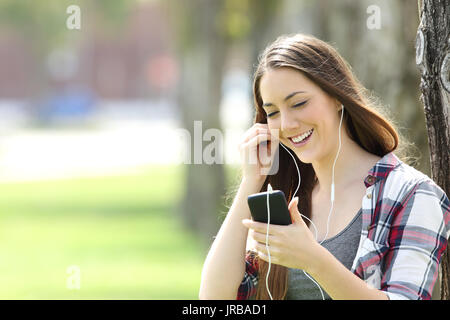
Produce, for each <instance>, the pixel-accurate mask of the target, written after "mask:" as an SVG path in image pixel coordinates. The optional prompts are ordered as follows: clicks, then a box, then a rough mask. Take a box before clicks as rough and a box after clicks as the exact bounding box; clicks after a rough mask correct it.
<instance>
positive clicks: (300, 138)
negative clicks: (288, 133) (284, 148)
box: [291, 129, 313, 143]
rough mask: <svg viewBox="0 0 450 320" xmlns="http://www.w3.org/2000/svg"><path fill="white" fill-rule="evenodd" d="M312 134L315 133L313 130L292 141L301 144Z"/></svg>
mask: <svg viewBox="0 0 450 320" xmlns="http://www.w3.org/2000/svg"><path fill="white" fill-rule="evenodd" d="M312 132H313V129H311V130H309V131H308V132H305V133H304V134H302V135H301V136H297V137H293V138H291V139H292V141H294V142H295V143H299V142H302V141H303V140H305V139H306V138H308V137H309V136H310V135H311V133H312Z"/></svg>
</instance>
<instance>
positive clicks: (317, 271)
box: [307, 245, 389, 300]
mask: <svg viewBox="0 0 450 320" xmlns="http://www.w3.org/2000/svg"><path fill="white" fill-rule="evenodd" d="M318 247H319V248H318V256H317V259H316V263H315V265H313V266H311V268H310V269H309V270H307V271H308V273H309V274H310V275H311V276H312V277H313V278H314V279H315V280H316V281H317V282H318V283H319V284H320V285H321V287H322V288H323V289H325V291H326V292H327V293H328V295H329V296H330V297H331V298H332V299H334V300H388V299H389V298H388V296H387V295H386V294H385V293H384V292H382V291H381V290H377V289H375V288H371V287H369V286H368V285H367V284H366V283H365V282H364V281H363V280H362V279H360V278H359V277H358V276H356V275H355V274H353V273H352V272H351V271H350V270H348V269H347V268H346V267H345V266H344V265H343V264H342V263H341V262H340V261H339V260H338V259H336V257H334V256H333V255H332V254H331V253H330V252H329V251H328V250H326V249H325V248H323V247H322V246H320V245H318Z"/></svg>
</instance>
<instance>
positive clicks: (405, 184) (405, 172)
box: [383, 158, 448, 202]
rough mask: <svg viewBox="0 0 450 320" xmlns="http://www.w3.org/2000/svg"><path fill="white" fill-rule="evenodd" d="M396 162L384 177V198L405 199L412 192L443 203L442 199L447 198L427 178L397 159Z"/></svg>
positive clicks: (440, 189)
mask: <svg viewBox="0 0 450 320" xmlns="http://www.w3.org/2000/svg"><path fill="white" fill-rule="evenodd" d="M396 160H397V161H395V162H394V163H392V169H391V170H390V171H389V172H388V174H387V175H386V177H385V178H386V179H385V181H384V185H383V189H384V190H383V193H384V194H385V195H386V196H389V198H396V199H400V198H405V197H406V198H407V197H408V196H409V195H412V193H414V192H424V193H427V194H428V195H429V196H430V197H433V198H436V197H437V198H438V199H443V201H444V202H445V199H444V198H447V196H446V194H445V192H444V191H443V190H442V188H440V187H439V186H438V185H437V184H436V183H435V182H434V181H433V180H432V179H431V178H430V177H429V176H427V175H426V174H424V173H423V172H421V171H419V170H417V169H415V168H413V167H411V166H410V165H408V164H406V163H404V162H403V161H401V160H399V159H398V158H396ZM404 200H405V199H404ZM446 201H448V198H447V199H446Z"/></svg>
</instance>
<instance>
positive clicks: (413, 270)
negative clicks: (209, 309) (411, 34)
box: [200, 34, 450, 299]
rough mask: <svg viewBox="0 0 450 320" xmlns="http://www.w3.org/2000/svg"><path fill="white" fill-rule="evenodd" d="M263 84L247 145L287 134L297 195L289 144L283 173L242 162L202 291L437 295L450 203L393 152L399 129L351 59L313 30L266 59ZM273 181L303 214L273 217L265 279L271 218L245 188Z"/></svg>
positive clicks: (228, 295)
mask: <svg viewBox="0 0 450 320" xmlns="http://www.w3.org/2000/svg"><path fill="white" fill-rule="evenodd" d="M253 93H254V101H255V107H256V117H255V124H254V125H253V126H252V127H251V128H250V129H249V130H248V131H247V132H246V133H245V135H244V137H243V139H242V142H241V144H240V151H241V155H242V158H243V159H248V158H250V157H249V155H252V154H257V153H258V152H259V151H261V150H263V151H264V150H265V148H268V150H269V151H273V150H275V149H276V148H277V147H278V144H279V142H281V143H282V144H283V145H285V146H287V148H289V149H290V150H291V153H293V157H295V161H296V162H297V164H298V166H299V169H300V174H301V185H300V188H299V190H298V194H294V193H295V190H296V187H297V184H298V182H299V178H298V176H297V171H296V166H295V163H294V160H293V159H292V158H291V155H290V154H289V153H288V152H287V151H286V150H284V148H279V167H278V170H277V172H276V173H275V174H272V175H266V174H265V173H266V171H264V170H263V166H262V164H261V161H258V162H256V163H254V164H252V163H251V162H249V161H244V162H243V166H242V174H243V177H242V181H241V184H240V186H239V189H238V192H237V194H236V196H235V199H234V201H233V204H232V206H231V208H230V211H229V213H228V215H227V217H226V218H225V220H224V222H223V224H222V227H221V228H220V230H219V232H218V234H217V237H216V239H215V241H214V243H213V245H212V246H211V249H210V251H209V253H208V256H207V258H206V261H205V264H204V268H203V271H202V281H201V285H200V298H201V299H236V298H238V299H255V298H256V299H268V298H269V297H273V298H274V299H286V298H288V299H316V298H317V299H320V298H322V297H321V295H320V290H319V288H318V287H316V286H315V283H314V282H313V281H312V280H311V279H309V277H312V278H313V279H314V281H315V282H316V283H317V284H318V285H320V287H321V288H322V290H324V291H325V294H326V298H332V299H430V298H431V293H432V290H433V286H434V284H435V282H436V279H437V275H438V266H439V262H440V259H441V256H442V254H443V252H444V250H445V248H446V245H447V239H448V237H449V235H450V212H449V200H448V198H447V196H446V195H445V193H444V192H443V191H442V189H440V188H439V187H438V186H437V185H436V184H434V183H433V181H431V179H430V178H428V177H427V176H426V175H424V174H422V173H420V172H419V171H417V170H415V169H413V168H412V167H410V166H408V165H406V164H405V163H403V162H402V161H401V160H400V159H399V158H398V157H397V156H396V155H395V154H394V153H393V152H394V151H395V150H396V149H397V148H398V146H399V136H398V134H397V132H396V130H395V129H394V127H393V125H392V124H391V123H390V122H389V121H388V120H386V117H384V116H382V115H381V114H380V113H379V112H377V111H375V108H374V105H373V104H372V103H371V102H370V101H369V99H368V95H367V94H366V93H365V90H364V88H363V87H362V86H361V85H360V84H359V82H358V81H357V80H356V78H355V76H354V75H353V74H352V72H351V68H350V66H349V65H348V64H347V63H346V62H345V61H344V60H343V59H342V58H341V57H340V55H339V54H338V53H337V52H336V50H335V49H334V48H333V47H331V46H330V45H328V44H327V43H325V42H323V41H320V40H318V39H316V38H314V37H312V36H307V35H302V34H297V35H293V36H282V37H280V38H278V39H277V40H276V41H275V42H274V43H272V44H271V45H269V46H268V47H267V48H266V49H265V50H264V52H263V53H262V55H261V56H260V59H259V65H258V67H257V70H256V72H255V76H254V84H253ZM341 121H342V126H340V123H341ZM338 137H341V139H342V141H340V139H338ZM261 142H267V143H263V144H261ZM340 142H341V144H340ZM338 149H340V150H338ZM338 151H339V152H338ZM262 153H264V152H262ZM258 159H259V158H258ZM259 160H260V159H259ZM332 181H333V182H334V186H335V187H334V189H335V191H334V198H335V200H334V203H331V202H330V194H331V192H332V190H331V184H332ZM268 183H270V185H271V186H272V187H273V188H274V189H278V190H282V191H283V192H284V193H285V195H286V196H287V199H286V200H287V201H288V203H289V211H290V213H291V218H292V220H293V223H292V224H291V225H289V226H276V225H270V231H269V236H268V243H267V244H268V248H270V257H271V262H272V265H271V271H270V276H269V277H268V288H267V287H266V281H264V280H265V279H267V277H266V276H267V271H268V270H267V269H268V268H267V267H268V264H267V261H268V260H269V252H268V251H267V247H266V231H267V225H266V224H263V223H257V222H254V221H252V220H251V215H250V211H249V208H248V205H247V196H248V195H250V194H253V193H257V192H260V191H265V190H267V185H268ZM331 206H332V207H331ZM300 213H301V214H302V215H303V216H304V217H307V218H308V219H303V218H302V217H301V216H300ZM308 220H310V221H311V222H312V223H310V222H309V221H308ZM314 227H316V229H317V232H316V231H315V229H314ZM247 240H248V241H247ZM247 243H249V244H251V245H248V246H247ZM302 270H303V271H305V273H303V271H302ZM306 273H307V274H308V275H309V277H308V275H307V274H306Z"/></svg>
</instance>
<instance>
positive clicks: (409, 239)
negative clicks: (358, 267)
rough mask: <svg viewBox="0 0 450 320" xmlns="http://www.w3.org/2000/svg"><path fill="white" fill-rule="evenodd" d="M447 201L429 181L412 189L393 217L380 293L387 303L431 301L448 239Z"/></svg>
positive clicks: (449, 216) (449, 217)
mask: <svg viewBox="0 0 450 320" xmlns="http://www.w3.org/2000/svg"><path fill="white" fill-rule="evenodd" d="M449 207H450V205H449V199H448V197H447V196H446V194H445V193H444V192H443V190H442V189H440V188H439V187H438V186H437V185H436V184H434V183H433V182H432V181H424V182H421V183H418V184H417V185H415V187H414V188H413V189H412V191H411V192H409V193H408V195H407V196H406V198H405V199H404V200H403V202H402V206H401V207H400V209H399V210H398V211H397V213H396V214H395V216H394V218H393V221H392V226H391V230H390V234H389V250H388V252H387V253H386V257H385V263H384V270H385V272H384V275H383V278H382V279H381V290H384V291H386V293H387V295H388V297H389V299H415V300H417V299H431V294H432V290H433V286H434V284H435V282H436V279H437V277H438V269H439V262H440V260H441V257H442V254H443V253H444V250H445V248H446V246H447V241H448V238H449V236H450V211H449Z"/></svg>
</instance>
